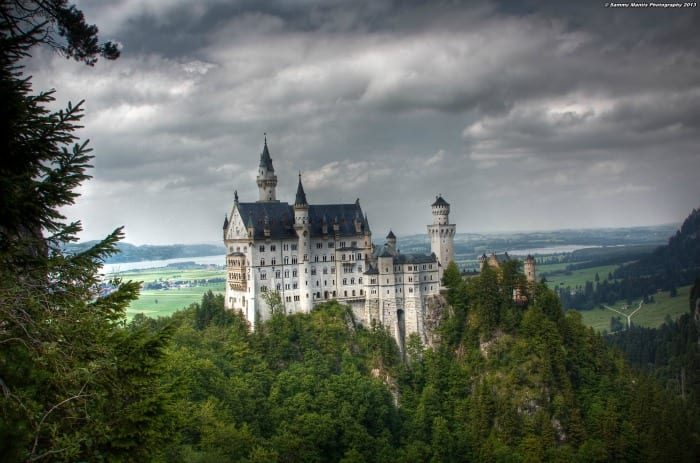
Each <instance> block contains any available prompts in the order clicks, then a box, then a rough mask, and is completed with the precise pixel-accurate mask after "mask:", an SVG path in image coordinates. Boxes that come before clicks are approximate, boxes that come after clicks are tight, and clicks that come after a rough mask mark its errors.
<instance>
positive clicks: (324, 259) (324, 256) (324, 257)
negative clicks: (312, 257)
mask: <svg viewBox="0 0 700 463" xmlns="http://www.w3.org/2000/svg"><path fill="white" fill-rule="evenodd" d="M325 261H326V255H325V254H324V255H323V262H325Z"/></svg>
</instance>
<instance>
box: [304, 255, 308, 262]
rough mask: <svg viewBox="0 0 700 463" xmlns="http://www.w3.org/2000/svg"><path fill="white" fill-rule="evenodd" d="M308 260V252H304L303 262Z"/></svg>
mask: <svg viewBox="0 0 700 463" xmlns="http://www.w3.org/2000/svg"><path fill="white" fill-rule="evenodd" d="M308 260H309V255H308V254H304V262H307V261H308Z"/></svg>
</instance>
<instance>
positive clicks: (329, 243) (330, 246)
mask: <svg viewBox="0 0 700 463" xmlns="http://www.w3.org/2000/svg"><path fill="white" fill-rule="evenodd" d="M333 246H335V243H334V242H333V241H329V242H328V249H332V248H333Z"/></svg>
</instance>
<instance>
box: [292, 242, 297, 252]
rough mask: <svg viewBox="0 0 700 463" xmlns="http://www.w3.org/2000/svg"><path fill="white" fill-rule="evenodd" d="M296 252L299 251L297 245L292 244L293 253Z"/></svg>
mask: <svg viewBox="0 0 700 463" xmlns="http://www.w3.org/2000/svg"><path fill="white" fill-rule="evenodd" d="M296 250H297V243H292V251H296Z"/></svg>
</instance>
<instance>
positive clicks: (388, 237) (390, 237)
mask: <svg viewBox="0 0 700 463" xmlns="http://www.w3.org/2000/svg"><path fill="white" fill-rule="evenodd" d="M386 239H388V240H395V239H396V235H394V232H393V231H391V230H389V234H388V235H386Z"/></svg>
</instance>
